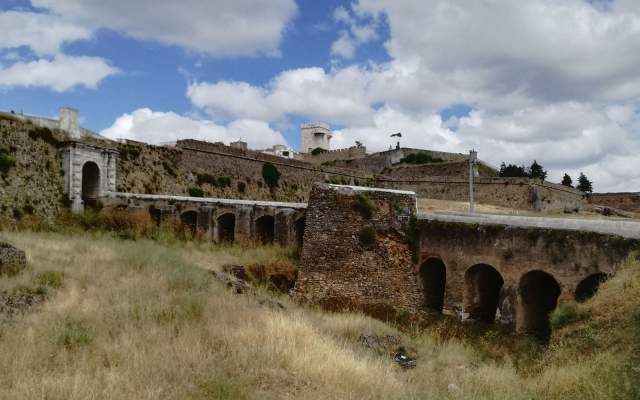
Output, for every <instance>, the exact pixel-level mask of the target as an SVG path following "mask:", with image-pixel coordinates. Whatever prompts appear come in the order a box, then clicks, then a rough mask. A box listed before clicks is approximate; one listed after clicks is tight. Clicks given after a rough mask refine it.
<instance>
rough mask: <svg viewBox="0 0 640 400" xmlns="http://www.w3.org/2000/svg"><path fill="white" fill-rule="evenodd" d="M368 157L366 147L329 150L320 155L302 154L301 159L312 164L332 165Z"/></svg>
mask: <svg viewBox="0 0 640 400" xmlns="http://www.w3.org/2000/svg"><path fill="white" fill-rule="evenodd" d="M366 156H367V148H366V147H356V146H353V147H349V148H347V149H338V150H327V151H323V152H321V153H319V154H316V155H313V154H311V153H301V154H299V157H300V159H301V160H302V161H306V162H309V163H312V164H322V163H331V162H334V161H344V160H355V159H362V158H365V157H366Z"/></svg>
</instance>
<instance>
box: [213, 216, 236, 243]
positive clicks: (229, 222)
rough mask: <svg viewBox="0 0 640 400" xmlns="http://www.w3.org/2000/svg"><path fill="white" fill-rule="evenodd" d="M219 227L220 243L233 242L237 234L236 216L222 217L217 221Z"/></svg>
mask: <svg viewBox="0 0 640 400" xmlns="http://www.w3.org/2000/svg"><path fill="white" fill-rule="evenodd" d="M216 222H217V226H218V242H233V241H234V240H235V233H236V215H235V214H233V213H226V214H222V215H220V216H219V217H218V218H217V219H216Z"/></svg>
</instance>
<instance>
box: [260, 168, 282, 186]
mask: <svg viewBox="0 0 640 400" xmlns="http://www.w3.org/2000/svg"><path fill="white" fill-rule="evenodd" d="M262 178H263V179H264V182H265V183H266V184H267V186H269V189H271V190H273V189H275V188H276V187H278V182H279V181H280V171H278V168H276V166H275V165H273V164H271V163H269V162H267V163H264V164H263V165H262Z"/></svg>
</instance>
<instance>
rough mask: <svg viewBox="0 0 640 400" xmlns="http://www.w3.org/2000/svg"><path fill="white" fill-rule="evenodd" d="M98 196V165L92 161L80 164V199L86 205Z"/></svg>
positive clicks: (94, 201) (90, 203)
mask: <svg viewBox="0 0 640 400" xmlns="http://www.w3.org/2000/svg"><path fill="white" fill-rule="evenodd" d="M98 197H100V167H98V164H96V163H95V162H93V161H87V162H85V163H84V165H83V166H82V200H83V201H84V203H85V204H86V205H93V204H95V203H96V201H97V200H98Z"/></svg>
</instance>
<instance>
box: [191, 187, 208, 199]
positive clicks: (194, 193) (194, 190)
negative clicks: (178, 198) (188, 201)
mask: <svg viewBox="0 0 640 400" xmlns="http://www.w3.org/2000/svg"><path fill="white" fill-rule="evenodd" d="M189 196H191V197H204V191H203V190H202V189H201V188H199V187H190V188H189Z"/></svg>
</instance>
